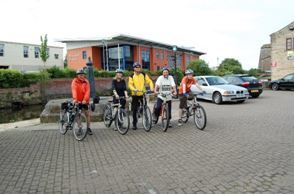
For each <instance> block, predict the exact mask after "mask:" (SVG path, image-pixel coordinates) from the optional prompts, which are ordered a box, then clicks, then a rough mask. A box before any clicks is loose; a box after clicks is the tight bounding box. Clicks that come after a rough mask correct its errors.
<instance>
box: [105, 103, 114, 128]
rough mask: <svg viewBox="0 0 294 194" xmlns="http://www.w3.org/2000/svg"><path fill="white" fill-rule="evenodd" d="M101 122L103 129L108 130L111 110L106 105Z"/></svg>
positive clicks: (110, 121)
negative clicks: (102, 122)
mask: <svg viewBox="0 0 294 194" xmlns="http://www.w3.org/2000/svg"><path fill="white" fill-rule="evenodd" d="M103 121H104V125H105V127H107V128H109V127H110V126H111V124H112V121H113V118H112V109H111V106H110V105H107V106H106V108H105V109H104V114H103Z"/></svg>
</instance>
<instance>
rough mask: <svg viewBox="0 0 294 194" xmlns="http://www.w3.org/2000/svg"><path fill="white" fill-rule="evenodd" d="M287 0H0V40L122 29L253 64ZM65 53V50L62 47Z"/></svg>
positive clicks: (285, 12)
mask: <svg viewBox="0 0 294 194" xmlns="http://www.w3.org/2000/svg"><path fill="white" fill-rule="evenodd" d="M293 9H294V1H293V0H222V1H219V0H169V1H168V0H25V1H23V0H1V4H0V15H1V16H2V20H1V27H0V40H3V41H15V42H25V43H37V44H40V36H41V35H44V34H48V39H49V45H56V46H64V47H65V44H62V43H59V42H57V41H58V40H61V39H65V38H66V39H68V38H83V37H84V38H89V37H90V38H91V37H98V38H100V37H101V38H105V37H110V36H113V35H117V34H126V35H131V36H135V37H140V38H144V39H149V40H154V41H158V42H163V43H168V44H172V45H178V46H185V47H193V49H194V50H197V51H201V52H205V53H206V55H204V56H202V57H201V58H202V59H204V60H206V61H207V62H208V63H209V66H210V67H215V66H217V65H218V64H220V63H221V61H222V60H223V59H225V58H235V59H237V60H239V61H240V62H241V64H242V66H243V68H244V69H250V68H257V67H258V60H259V52H260V47H261V46H262V45H263V44H266V43H270V34H271V33H273V32H276V31H278V30H280V29H281V28H283V27H284V26H286V25H288V24H289V23H291V22H293V21H294V11H293ZM64 54H65V53H64Z"/></svg>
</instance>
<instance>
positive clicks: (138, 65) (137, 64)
mask: <svg viewBox="0 0 294 194" xmlns="http://www.w3.org/2000/svg"><path fill="white" fill-rule="evenodd" d="M135 67H141V64H140V63H138V62H135V63H134V64H133V68H135Z"/></svg>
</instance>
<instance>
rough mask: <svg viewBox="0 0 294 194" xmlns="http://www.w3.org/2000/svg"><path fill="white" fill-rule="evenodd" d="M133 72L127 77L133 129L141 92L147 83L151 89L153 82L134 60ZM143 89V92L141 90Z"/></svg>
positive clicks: (141, 100)
mask: <svg viewBox="0 0 294 194" xmlns="http://www.w3.org/2000/svg"><path fill="white" fill-rule="evenodd" d="M133 68H134V74H133V75H131V76H130V77H129V84H128V85H129V88H130V90H131V95H132V112H133V129H134V130H136V129H137V122H138V120H137V111H138V108H139V102H141V103H143V94H144V92H145V91H146V88H145V85H146V84H148V85H149V87H150V90H152V91H153V88H154V84H153V82H152V80H151V79H150V78H149V76H148V75H145V74H144V73H142V66H141V65H140V64H139V63H137V62H135V63H134V65H133ZM142 91H143V92H142Z"/></svg>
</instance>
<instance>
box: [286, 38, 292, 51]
mask: <svg viewBox="0 0 294 194" xmlns="http://www.w3.org/2000/svg"><path fill="white" fill-rule="evenodd" d="M292 49H293V43H292V38H287V39H286V50H287V51H289V50H292Z"/></svg>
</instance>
